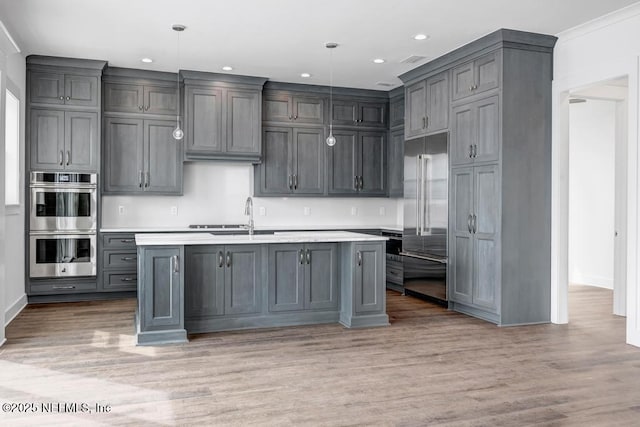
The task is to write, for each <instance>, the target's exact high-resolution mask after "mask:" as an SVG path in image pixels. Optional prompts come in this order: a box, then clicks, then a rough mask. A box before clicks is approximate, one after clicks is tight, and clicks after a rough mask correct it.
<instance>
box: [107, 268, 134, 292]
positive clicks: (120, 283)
mask: <svg viewBox="0 0 640 427" xmlns="http://www.w3.org/2000/svg"><path fill="white" fill-rule="evenodd" d="M137 287H138V273H136V272H132V273H122V272H116V273H113V272H109V271H105V272H104V273H102V288H103V289H104V290H105V291H135V290H136V288H137Z"/></svg>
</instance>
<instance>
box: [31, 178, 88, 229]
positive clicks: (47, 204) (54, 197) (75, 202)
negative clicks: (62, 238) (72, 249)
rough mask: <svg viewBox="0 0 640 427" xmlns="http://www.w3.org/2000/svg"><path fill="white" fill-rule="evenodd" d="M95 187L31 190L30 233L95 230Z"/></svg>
mask: <svg viewBox="0 0 640 427" xmlns="http://www.w3.org/2000/svg"><path fill="white" fill-rule="evenodd" d="M97 205H98V201H97V194H96V189H95V188H52V187H32V188H31V215H30V216H31V230H32V231H95V230H96V222H97V221H96V217H97V215H96V214H97Z"/></svg>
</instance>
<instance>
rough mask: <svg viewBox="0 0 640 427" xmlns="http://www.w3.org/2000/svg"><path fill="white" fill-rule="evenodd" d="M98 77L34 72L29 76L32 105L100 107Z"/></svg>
mask: <svg viewBox="0 0 640 427" xmlns="http://www.w3.org/2000/svg"><path fill="white" fill-rule="evenodd" d="M99 83H100V80H99V78H98V77H96V76H87V75H80V74H71V73H65V72H62V71H61V72H49V71H34V72H31V73H30V75H29V92H30V97H29V100H30V102H31V104H49V105H69V106H80V107H98V100H99V97H98V86H99Z"/></svg>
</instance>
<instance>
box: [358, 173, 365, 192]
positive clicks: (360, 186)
mask: <svg viewBox="0 0 640 427" xmlns="http://www.w3.org/2000/svg"><path fill="white" fill-rule="evenodd" d="M359 189H360V190H363V189H364V178H362V175H360V185H359Z"/></svg>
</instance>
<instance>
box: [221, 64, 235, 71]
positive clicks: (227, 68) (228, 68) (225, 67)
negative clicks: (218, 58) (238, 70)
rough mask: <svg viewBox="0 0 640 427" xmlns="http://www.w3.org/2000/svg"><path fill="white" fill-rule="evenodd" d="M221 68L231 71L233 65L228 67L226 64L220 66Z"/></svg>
mask: <svg viewBox="0 0 640 427" xmlns="http://www.w3.org/2000/svg"><path fill="white" fill-rule="evenodd" d="M222 69H223V70H224V71H232V70H233V67H230V66H228V65H225V66H224V67H222Z"/></svg>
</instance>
